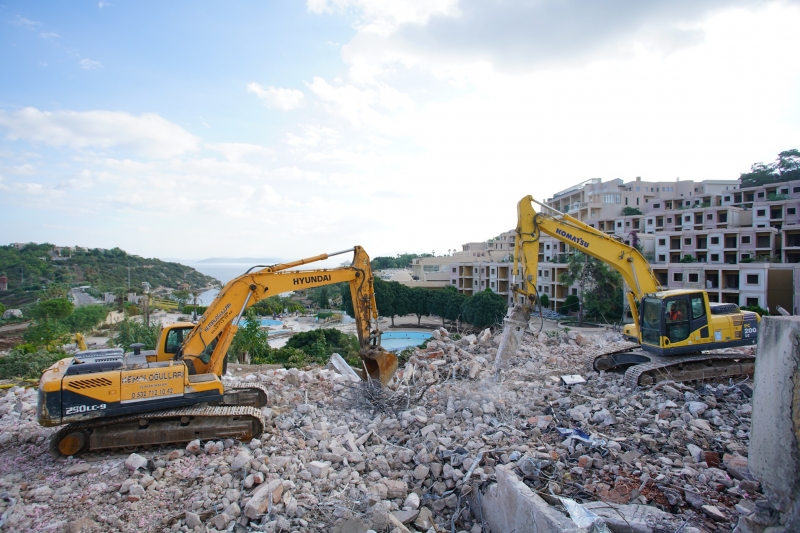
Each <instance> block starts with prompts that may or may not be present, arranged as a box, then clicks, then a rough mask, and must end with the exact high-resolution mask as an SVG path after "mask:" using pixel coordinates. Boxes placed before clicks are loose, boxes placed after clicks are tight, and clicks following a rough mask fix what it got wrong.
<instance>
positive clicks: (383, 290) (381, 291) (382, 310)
mask: <svg viewBox="0 0 800 533" xmlns="http://www.w3.org/2000/svg"><path fill="white" fill-rule="evenodd" d="M391 283H393V282H389V281H383V280H382V279H380V278H375V281H374V285H375V305H377V306H378V313H379V314H380V316H385V317H390V318H391V319H392V326H394V317H395V315H397V311H396V310H395V307H394V298H395V291H394V290H393V289H392V285H391ZM394 283H396V282H394ZM351 305H352V303H351Z"/></svg>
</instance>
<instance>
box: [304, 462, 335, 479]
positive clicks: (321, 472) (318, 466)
mask: <svg viewBox="0 0 800 533" xmlns="http://www.w3.org/2000/svg"><path fill="white" fill-rule="evenodd" d="M307 468H308V471H309V472H310V473H311V475H312V476H314V477H316V478H326V477H328V471H329V470H330V466H329V465H328V464H327V463H323V462H322V461H311V462H310V463H309V464H308V465H307Z"/></svg>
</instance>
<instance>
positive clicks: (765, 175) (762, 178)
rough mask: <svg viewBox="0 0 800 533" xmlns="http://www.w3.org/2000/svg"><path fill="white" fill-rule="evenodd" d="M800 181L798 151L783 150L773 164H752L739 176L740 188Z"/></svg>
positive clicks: (799, 153)
mask: <svg viewBox="0 0 800 533" xmlns="http://www.w3.org/2000/svg"><path fill="white" fill-rule="evenodd" d="M797 179H800V150H797V149H792V150H784V151H783V152H781V153H779V154H778V158H777V160H776V161H775V162H774V163H754V164H753V165H752V166H751V167H750V172H745V173H743V174H741V175H740V176H739V181H740V182H741V186H742V187H756V186H759V185H768V184H770V183H781V182H786V181H792V180H797Z"/></svg>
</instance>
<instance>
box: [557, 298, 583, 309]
mask: <svg viewBox="0 0 800 533" xmlns="http://www.w3.org/2000/svg"><path fill="white" fill-rule="evenodd" d="M580 307H581V301H580V299H579V298H578V297H577V296H575V295H574V294H570V295H569V296H567V298H566V299H565V300H564V303H563V304H561V308H560V309H559V311H560V312H562V313H574V312H575V311H577V310H579V309H580Z"/></svg>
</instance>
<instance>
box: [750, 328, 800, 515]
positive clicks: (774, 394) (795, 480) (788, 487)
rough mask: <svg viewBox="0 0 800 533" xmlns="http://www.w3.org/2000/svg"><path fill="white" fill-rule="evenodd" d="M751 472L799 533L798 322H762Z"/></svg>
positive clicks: (753, 419)
mask: <svg viewBox="0 0 800 533" xmlns="http://www.w3.org/2000/svg"><path fill="white" fill-rule="evenodd" d="M754 381H755V386H754V393H753V414H752V426H751V432H750V448H749V453H748V467H749V469H750V472H751V473H752V474H754V475H755V476H756V477H757V478H758V479H759V481H761V483H762V486H763V488H764V494H765V495H766V496H767V499H768V500H769V502H770V504H771V505H772V507H774V508H775V509H776V510H778V511H780V513H781V515H782V518H781V522H782V524H781V525H782V526H785V527H786V531H800V444H798V443H800V317H795V316H781V317H764V318H762V319H761V324H760V327H759V334H758V351H757V354H756V372H755V380H754Z"/></svg>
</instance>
